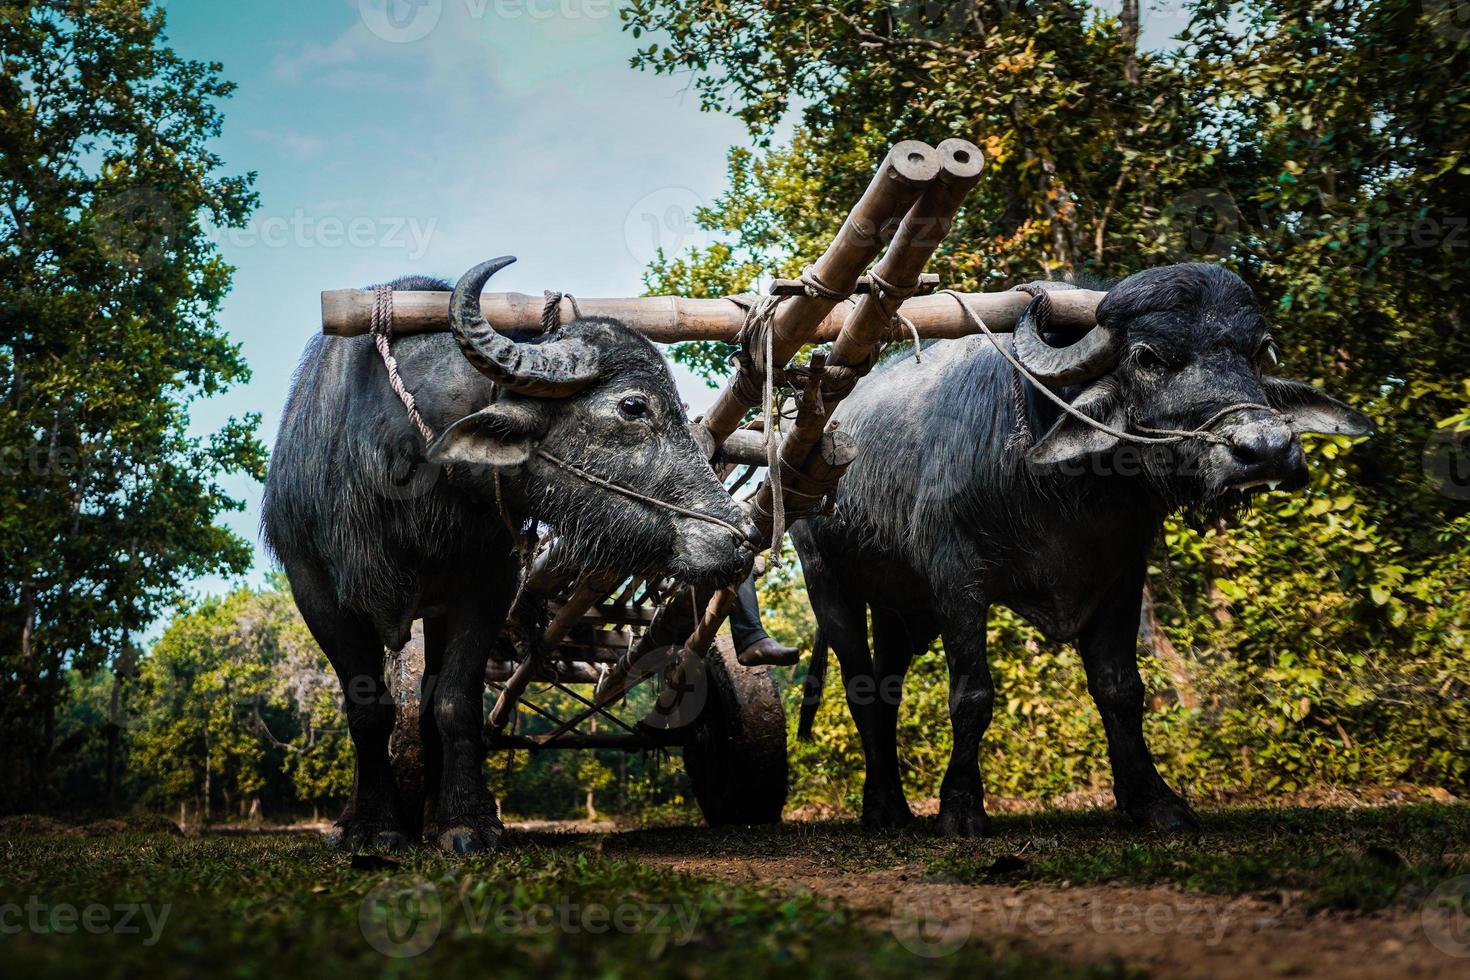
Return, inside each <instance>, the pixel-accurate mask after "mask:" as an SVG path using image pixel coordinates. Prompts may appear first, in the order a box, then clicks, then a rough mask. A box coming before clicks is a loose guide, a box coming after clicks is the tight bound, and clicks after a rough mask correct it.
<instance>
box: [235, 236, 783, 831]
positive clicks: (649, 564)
mask: <svg viewBox="0 0 1470 980" xmlns="http://www.w3.org/2000/svg"><path fill="white" fill-rule="evenodd" d="M511 261H513V259H510V258H502V259H496V260H493V261H490V262H487V263H485V264H483V265H481V266H478V267H477V268H475V269H473V270H471V271H470V272H469V273H467V274H466V275H465V276H464V278H463V279H461V280H460V282H459V284H458V285H457V286H456V287H455V289H454V294H453V297H452V299H451V304H450V314H451V315H450V319H451V327H452V335H453V336H451V335H450V334H447V333H439V334H421V335H417V336H406V337H404V338H402V339H401V340H398V341H397V342H396V344H395V349H394V354H395V355H396V358H397V361H398V364H399V368H400V376H401V378H402V380H403V383H404V384H405V385H406V386H407V388H408V389H409V390H410V391H411V392H412V394H413V395H414V397H415V400H416V403H417V408H418V410H419V412H420V413H421V416H422V418H423V420H424V422H425V423H426V424H427V426H428V428H429V429H430V430H431V432H432V433H433V434H434V435H435V438H434V440H433V442H432V444H430V445H428V446H425V443H424V438H423V437H422V436H421V435H420V431H419V430H418V429H417V428H416V427H415V425H414V424H413V423H412V422H411V421H410V419H409V417H408V414H407V412H406V411H405V408H404V405H403V404H402V403H401V402H400V399H399V397H398V396H397V395H396V394H395V393H394V391H393V390H392V388H391V387H390V383H389V377H388V374H387V372H386V370H385V368H384V364H383V361H382V359H381V358H380V356H379V354H378V352H377V350H376V349H375V348H374V342H373V339H372V338H370V337H353V338H328V337H316V338H314V339H313V340H312V341H311V343H310V345H309V346H308V347H307V349H306V353H305V355H304V357H303V358H302V361H301V365H300V367H299V368H298V370H297V374H296V377H295V379H294V381H293V383H292V386H291V394H290V398H289V400H288V401H287V403H286V408H285V413H284V415H283V418H282V420H281V429H280V435H279V436H278V438H277V440H276V445H275V449H274V452H273V453H272V456H271V465H270V472H269V475H268V477H267V480H266V488H265V502H264V516H263V518H262V525H263V531H264V536H265V540H266V543H267V545H268V546H269V548H270V550H271V552H272V553H273V555H274V556H275V558H276V559H277V560H278V561H279V562H280V563H281V564H282V565H283V566H284V568H285V571H286V575H287V577H288V578H289V579H290V582H291V590H292V592H293V593H294V595H295V598H296V604H297V606H298V607H299V608H300V609H301V614H302V616H303V617H304V618H305V620H306V624H307V626H308V627H309V628H310V629H311V633H312V635H313V636H314V637H315V638H316V640H317V642H318V643H319V644H320V645H321V648H322V649H323V650H324V651H325V652H326V655H327V658H328V659H329V660H330V661H331V663H332V666H333V668H334V669H335V670H336V672H337V676H338V679H339V680H340V681H341V684H342V689H343V692H344V694H345V696H346V710H347V722H348V726H349V728H350V730H351V733H352V741H353V745H354V747H355V749H356V751H357V768H356V778H355V781H354V786H353V791H352V796H351V799H350V800H349V801H348V803H347V806H346V808H345V810H344V811H343V814H342V817H341V819H340V820H339V821H338V824H337V827H338V831H337V833H338V837H339V840H340V842H341V844H342V845H343V846H345V847H359V846H363V845H377V846H386V847H394V846H398V845H401V844H402V843H404V841H405V830H406V829H408V830H410V831H411V830H412V829H413V828H414V827H415V826H416V825H417V824H418V822H419V818H420V817H422V824H423V827H424V832H425V837H426V838H427V839H429V840H432V841H434V842H436V843H437V844H438V846H439V847H441V848H443V849H447V850H454V851H473V850H479V849H482V848H485V847H488V846H491V845H493V844H494V842H495V840H496V839H497V837H498V835H499V833H500V830H501V825H500V820H499V817H498V815H497V808H496V804H495V800H494V798H493V797H492V796H491V794H490V792H489V790H488V789H487V788H486V786H485V782H484V779H483V776H482V774H481V763H482V761H483V755H484V748H483V741H482V737H481V736H482V729H483V727H484V706H483V698H484V679H485V665H486V660H487V659H488V656H489V654H490V652H491V649H492V647H493V644H494V643H495V640H496V636H497V634H498V633H499V632H500V629H501V626H502V624H503V622H504V620H505V617H506V612H507V609H508V607H509V606H510V603H511V602H512V599H513V597H514V595H515V592H516V588H517V581H518V575H519V570H520V565H519V563H518V561H517V558H516V555H515V552H514V549H513V534H519V533H521V532H522V531H523V530H526V529H531V528H535V527H537V526H540V527H550V528H552V529H554V530H555V532H556V534H557V536H558V539H559V541H560V546H561V547H565V548H566V549H567V551H566V555H567V558H568V560H569V562H570V564H571V565H572V566H573V567H577V568H585V569H589V570H590V569H605V570H609V571H617V572H621V573H624V574H628V575H637V576H641V577H648V578H662V577H673V578H678V579H681V580H683V581H687V582H692V583H697V584H700V585H705V586H723V585H725V584H728V583H731V582H734V581H738V580H739V579H741V578H743V577H744V576H745V575H747V574H748V573H749V571H750V568H751V563H752V561H753V559H754V553H753V551H752V550H751V545H752V544H753V543H754V542H755V540H756V538H757V534H756V529H755V527H754V526H753V525H751V523H750V521H749V519H748V518H747V517H746V515H745V513H744V512H743V511H742V510H741V509H740V508H738V507H737V506H736V505H735V503H734V502H733V501H732V500H731V499H730V496H729V494H728V493H726V491H725V489H724V488H723V487H722V486H721V484H720V482H719V480H717V479H716V477H715V475H714V472H713V471H712V470H711V469H710V466H709V463H708V461H707V459H706V458H705V456H704V455H703V454H702V453H701V451H700V449H699V447H698V445H697V444H696V443H695V441H694V439H693V437H692V436H691V435H690V432H689V429H688V422H687V419H686V417H685V413H684V407H683V404H682V403H681V401H680V399H679V395H678V392H677V390H676V389H675V387H674V379H673V376H672V375H671V374H670V372H669V368H668V365H667V364H666V362H665V361H664V359H663V357H662V355H660V354H659V352H658V351H657V349H656V348H655V347H654V346H653V344H651V343H650V342H649V341H648V340H647V339H645V338H644V337H642V336H640V335H639V334H637V333H635V332H633V331H632V330H630V329H629V328H628V327H626V326H624V325H622V324H620V323H618V322H616V321H613V320H608V319H601V318H586V319H579V320H576V321H575V322H572V323H569V324H566V325H565V326H562V327H560V328H558V329H556V330H554V331H552V332H550V333H547V334H545V335H541V336H533V337H527V338H523V339H515V338H512V337H509V336H504V335H501V334H499V333H497V332H496V331H495V330H494V329H493V328H492V327H491V326H490V325H489V324H488V323H487V322H486V321H485V318H484V316H483V315H482V314H481V312H480V293H481V290H483V288H484V286H485V283H486V282H487V281H488V280H489V278H490V276H491V275H492V274H493V273H494V272H495V271H497V270H498V269H500V268H502V267H504V266H505V265H508V264H509V263H510V262H511ZM393 286H394V288H396V289H440V288H444V289H447V288H448V287H447V285H445V284H442V283H437V282H433V281H429V280H422V279H412V278H411V279H402V280H398V281H397V282H396V283H394V284H393ZM461 354H463V356H461ZM598 481H607V483H612V484H617V485H621V487H622V488H624V489H625V490H629V491H633V492H634V493H637V494H641V495H642V496H643V497H645V498H652V499H654V500H658V501H662V502H664V503H666V504H669V505H673V507H674V508H681V509H682V512H681V511H678V510H675V509H672V508H670V507H663V506H659V505H657V504H652V503H648V502H646V501H644V500H639V499H636V498H634V497H632V496H630V495H629V494H628V493H620V492H617V491H616V490H613V489H611V488H609V487H608V486H607V485H606V483H603V482H598ZM698 515H704V517H703V518H701V517H700V516H698ZM420 617H422V618H423V620H424V636H425V651H424V660H425V666H424V674H425V682H424V699H425V703H424V705H423V711H424V717H425V718H426V719H428V718H432V719H433V722H432V723H430V724H426V726H425V727H426V731H425V733H424V737H425V756H426V758H425V769H426V774H425V781H426V787H425V800H424V806H423V811H422V813H421V814H420V813H417V812H408V813H405V812H401V810H400V802H399V800H398V797H397V793H396V790H395V786H394V782H393V776H392V773H391V771H390V769H389V765H388V737H389V734H390V732H391V730H392V727H393V720H394V708H393V703H392V701H391V699H390V698H389V697H388V696H387V691H386V689H385V685H384V679H383V651H384V648H385V647H386V648H389V649H394V650H396V649H399V648H400V647H402V646H403V644H404V643H405V642H406V640H407V639H408V635H409V628H410V625H411V624H412V622H413V620H414V619H416V618H420Z"/></svg>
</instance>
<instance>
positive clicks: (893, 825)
mask: <svg viewBox="0 0 1470 980" xmlns="http://www.w3.org/2000/svg"><path fill="white" fill-rule="evenodd" d="M913 822H914V812H913V811H912V810H910V809H909V805H908V802H907V801H906V800H903V799H893V798H892V797H885V798H882V799H872V800H865V801H863V826H864V827H868V828H870V829H873V830H902V829H903V828H904V827H907V826H908V825H909V824H911V823H913Z"/></svg>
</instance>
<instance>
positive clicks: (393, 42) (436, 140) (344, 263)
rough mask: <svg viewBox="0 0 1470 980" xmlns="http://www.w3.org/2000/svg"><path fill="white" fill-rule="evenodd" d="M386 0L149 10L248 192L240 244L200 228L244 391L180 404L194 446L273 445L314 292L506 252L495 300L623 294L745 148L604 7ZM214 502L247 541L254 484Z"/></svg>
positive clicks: (680, 234) (315, 302) (253, 536)
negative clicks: (157, 14)
mask: <svg viewBox="0 0 1470 980" xmlns="http://www.w3.org/2000/svg"><path fill="white" fill-rule="evenodd" d="M389 2H392V3H393V4H395V9H394V10H393V11H392V13H394V14H396V15H398V16H397V17H396V18H395V19H391V20H390V19H389V18H388V17H386V16H385V9H384V0H312V2H309V3H303V2H300V0H295V2H286V0H251V2H249V3H221V2H218V0H172V2H170V3H169V4H168V5H167V11H168V35H169V39H170V43H171V44H172V45H173V46H174V47H175V48H176V49H177V50H179V51H180V53H182V54H184V55H186V56H188V57H192V58H197V59H201V60H213V61H219V62H221V63H222V64H223V66H224V75H225V77H227V78H229V79H231V80H233V81H235V82H237V83H238V84H239V90H238V92H237V93H236V94H235V96H234V98H232V99H231V100H229V101H228V102H226V103H225V104H224V111H225V118H226V125H225V132H224V135H223V137H222V139H221V140H220V141H219V144H218V149H219V152H220V153H221V154H222V155H223V157H224V158H225V161H226V163H227V166H228V168H229V171H230V172H243V171H249V170H254V171H257V172H258V173H259V179H258V181H257V188H258V190H259V192H260V197H261V206H260V210H259V212H258V213H257V214H256V216H255V219H254V220H253V222H252V223H251V227H250V228H249V229H247V230H246V231H245V232H243V233H242V232H233V231H230V232H221V233H219V241H220V245H221V248H222V250H223V252H224V255H225V257H226V258H227V259H228V260H229V261H230V262H231V263H232V264H233V265H235V266H236V267H237V269H238V272H237V273H236V276H235V286H234V291H233V292H232V294H231V295H230V297H229V299H228V300H227V301H226V303H225V307H224V310H223V314H222V318H221V319H222V323H223V326H224V328H225V329H226V330H227V331H228V332H229V334H230V335H231V336H232V337H234V338H235V339H237V340H238V341H239V342H241V343H242V344H243V345H244V351H245V355H246V357H247V358H248V360H249V362H250V365H251V368H252V370H253V372H254V378H253V380H252V381H251V382H250V383H249V384H247V385H242V386H240V387H238V388H236V389H234V390H233V391H231V392H229V393H227V394H226V395H224V396H222V397H219V398H215V399H211V400H210V401H208V402H204V403H201V404H199V405H197V406H196V407H195V412H194V419H195V425H196V428H197V429H199V430H200V431H207V430H210V429H213V428H214V427H216V426H217V425H218V424H219V422H220V421H221V420H223V419H224V418H225V417H226V416H229V415H238V414H242V413H245V412H251V411H258V412H260V413H262V415H263V416H264V423H263V425H262V433H263V434H264V435H265V437H266V438H267V440H270V439H271V438H273V437H274V433H275V429H276V424H277V421H278V419H279V411H280V406H281V404H282V403H283V402H284V400H285V394H286V386H287V383H288V381H289V379H290V375H291V370H292V368H293V367H294V365H295V363H296V358H297V356H298V354H299V353H300V351H301V349H302V347H303V345H304V344H305V343H306V341H307V339H308V338H309V337H310V336H311V334H312V333H313V332H315V331H316V330H317V329H318V327H319V323H320V312H319V311H320V298H319V297H320V293H321V291H322V290H323V289H335V288H342V287H352V286H361V285H364V284H367V283H370V282H375V281H381V280H384V279H389V278H392V277H394V276H396V275H400V274H403V273H406V272H424V273H430V274H436V275H441V276H445V277H447V278H451V279H453V278H455V277H457V276H458V275H459V274H460V273H461V272H463V271H464V270H465V269H467V268H469V267H470V266H472V265H474V264H476V263H477V262H479V261H481V260H483V259H485V258H488V257H490V256H494V255H501V254H506V253H510V254H514V255H518V256H519V257H520V262H519V263H518V264H517V265H514V266H512V267H511V268H509V269H508V270H506V271H505V272H503V273H502V274H501V275H500V276H498V277H497V278H496V281H495V284H494V287H493V288H498V289H505V290H516V291H520V292H527V293H532V294H535V293H539V292H540V291H541V290H542V289H561V290H567V291H570V292H574V293H577V294H579V295H583V296H632V295H637V294H639V293H640V292H641V291H642V284H641V280H640V277H641V274H642V271H643V269H644V267H645V266H646V264H647V262H648V260H649V259H650V258H651V257H652V255H653V252H654V249H655V248H656V247H658V246H659V245H660V244H662V245H663V246H665V247H666V248H674V249H678V250H682V249H685V248H688V247H689V246H691V245H696V244H700V243H702V241H703V239H702V237H701V234H700V233H698V232H696V231H695V230H694V229H692V228H690V227H689V225H688V222H687V220H686V216H687V214H688V212H689V210H690V209H691V208H692V207H693V206H694V205H696V204H699V203H702V202H706V201H710V200H712V199H713V198H714V197H715V196H716V195H717V194H718V193H719V192H720V190H721V188H722V187H723V185H724V173H725V167H724V162H725V154H726V152H727V150H728V148H729V147H730V146H732V145H737V144H739V145H744V144H747V143H748V142H749V140H748V137H747V135H746V133H745V131H744V129H743V127H742V126H741V125H740V124H739V123H738V122H736V121H735V120H733V119H730V118H729V117H726V116H722V115H717V114H712V113H701V112H700V111H699V106H698V98H697V96H696V95H695V93H693V92H692V91H686V88H687V82H688V80H687V79H680V78H668V77H656V76H654V75H651V74H648V73H644V72H637V71H634V70H633V69H631V68H629V67H628V66H627V62H628V57H629V55H630V54H631V53H632V51H633V45H634V42H633V40H632V38H631V37H629V36H628V35H627V34H625V33H623V32H622V31H621V30H620V23H619V21H618V18H617V13H616V5H615V2H614V0H418V4H417V5H414V4H413V3H410V2H405V0H389ZM681 388H683V390H684V392H685V396H686V398H687V399H688V400H689V401H690V402H691V404H692V405H695V406H696V407H700V406H701V403H703V402H705V401H707V400H708V395H707V394H706V393H705V392H706V389H704V387H703V386H702V385H701V384H699V383H697V382H695V381H693V380H692V378H690V377H689V376H688V375H685V376H683V377H682V378H681ZM230 487H231V489H232V491H234V492H235V493H236V494H237V495H238V496H241V497H243V498H244V499H245V500H246V501H247V502H248V505H249V506H248V510H247V511H246V512H245V513H243V514H232V515H229V516H228V518H227V523H228V524H229V525H230V526H231V527H233V528H235V529H236V530H237V531H238V532H239V533H241V534H243V535H245V536H246V537H247V538H248V539H249V540H251V541H252V542H254V541H257V540H258V539H257V532H256V524H257V521H258V519H259V501H260V487H259V485H258V484H255V483H254V482H253V481H248V480H243V479H241V480H235V481H232V482H231V484H230ZM265 568H266V565H265V562H264V559H263V558H260V559H257V567H256V570H255V572H254V574H253V575H252V576H251V578H252V579H254V580H257V581H258V580H259V579H260V577H261V576H262V575H263V573H264V571H265ZM226 586H227V583H226V582H224V581H221V580H215V579H206V580H202V581H200V582H197V583H195V584H194V588H195V589H196V590H198V591H217V590H220V589H222V588H225V587H226Z"/></svg>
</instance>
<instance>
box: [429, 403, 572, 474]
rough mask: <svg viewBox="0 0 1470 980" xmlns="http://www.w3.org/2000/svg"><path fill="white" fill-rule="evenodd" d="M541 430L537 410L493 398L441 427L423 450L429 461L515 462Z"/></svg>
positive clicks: (519, 461)
mask: <svg viewBox="0 0 1470 980" xmlns="http://www.w3.org/2000/svg"><path fill="white" fill-rule="evenodd" d="M543 434H544V433H543V426H542V424H541V417H540V415H539V413H537V412H536V411H534V410H533V409H531V408H530V407H528V406H526V405H519V404H514V403H506V402H496V403H494V404H492V405H487V406H486V407H484V408H482V409H480V410H479V411H478V412H475V413H474V414H473V415H466V416H465V417H464V418H462V419H460V420H459V421H458V422H455V423H454V424H453V425H451V426H450V427H449V428H447V429H445V430H444V431H443V432H442V433H440V435H439V437H438V438H437V439H435V440H434V441H433V442H431V443H429V448H428V449H427V450H426V453H425V454H426V455H427V456H428V459H429V462H431V463H441V464H445V465H449V464H453V463H468V464H471V465H477V466H519V465H520V464H522V463H524V462H525V461H526V460H527V459H528V458H530V455H531V445H532V443H533V442H534V441H535V440H536V439H538V438H540V437H541V436H542V435H543Z"/></svg>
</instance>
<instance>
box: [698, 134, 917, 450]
mask: <svg viewBox="0 0 1470 980" xmlns="http://www.w3.org/2000/svg"><path fill="white" fill-rule="evenodd" d="M940 167H941V160H940V157H939V154H938V153H937V152H936V151H935V150H934V148H933V147H931V146H929V145H928V144H927V143H921V142H918V141H917V140H903V141H902V142H900V143H896V144H894V146H893V148H892V149H890V150H889V151H888V156H887V157H885V158H884V160H883V163H882V164H881V165H879V167H878V170H877V172H876V173H874V174H873V179H872V180H871V181H870V182H869V183H868V187H867V190H865V191H863V196H862V197H861V198H860V199H859V200H858V202H857V204H855V205H854V206H853V209H852V211H851V212H850V213H849V214H848V216H847V220H846V221H844V222H843V223H842V228H841V229H840V230H839V231H838V232H837V236H836V237H835V238H833V239H832V244H830V245H829V246H827V250H826V251H825V252H823V253H822V256H821V258H819V259H817V261H816V262H814V263H812V265H811V267H810V270H809V278H810V279H811V280H812V281H813V282H815V283H820V284H821V285H822V286H823V287H825V294H823V295H809V294H802V295H799V296H790V297H787V298H786V299H784V300H783V301H782V302H781V303H780V305H779V306H777V307H776V310H775V313H774V315H773V316H772V319H771V327H770V330H771V365H770V367H771V368H776V367H780V366H783V365H785V363H786V362H787V361H789V360H791V357H792V355H794V354H795V353H796V352H797V351H798V350H800V349H801V347H802V345H803V344H807V343H809V342H810V341H811V339H812V336H813V335H814V334H815V333H816V331H817V328H818V327H820V326H821V324H822V321H823V320H825V319H826V318H827V316H828V315H829V314H830V313H831V312H832V310H833V309H834V308H835V307H836V306H837V304H838V303H839V302H842V300H843V299H845V298H846V297H847V296H849V295H851V293H852V291H853V289H854V288H856V286H857V281H858V277H859V276H861V275H862V274H863V270H865V269H866V268H867V267H868V264H869V263H871V262H872V261H873V258H874V257H875V256H876V255H877V254H878V251H879V249H881V248H882V247H883V246H884V244H885V243H887V242H888V241H890V240H891V239H892V237H893V235H894V233H895V232H896V231H897V230H898V222H899V221H900V220H901V219H902V216H903V215H904V214H906V213H907V212H908V210H909V208H910V207H912V206H913V203H914V201H915V200H916V199H917V198H918V196H919V194H920V192H922V191H923V189H924V186H925V185H926V184H927V183H928V182H929V181H931V180H933V179H934V177H935V176H937V175H938V173H939V170H940ZM752 353H753V354H754V355H755V356H757V357H758V356H761V355H763V354H764V352H763V351H761V352H752ZM759 388H760V379H759V378H752V377H750V376H749V375H748V374H747V372H746V371H745V370H744V369H743V368H737V369H736V371H735V375H734V376H733V377H732V378H731V379H730V381H729V383H728V384H726V385H725V388H724V390H723V391H721V392H720V395H719V397H718V398H716V399H715V403H714V405H712V406H711V407H710V410H709V411H708V412H706V413H705V416H704V420H703V421H704V427H705V428H706V429H708V430H709V431H710V434H711V435H713V436H714V441H715V445H717V446H718V445H719V444H720V443H722V442H724V441H725V438H726V437H727V436H729V435H730V433H732V432H734V431H735V430H736V429H737V428H739V427H740V421H741V419H742V418H744V416H745V413H746V411H747V410H748V409H750V408H751V407H752V406H754V405H755V404H756V403H757V402H758V401H759V400H760V398H759Z"/></svg>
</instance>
